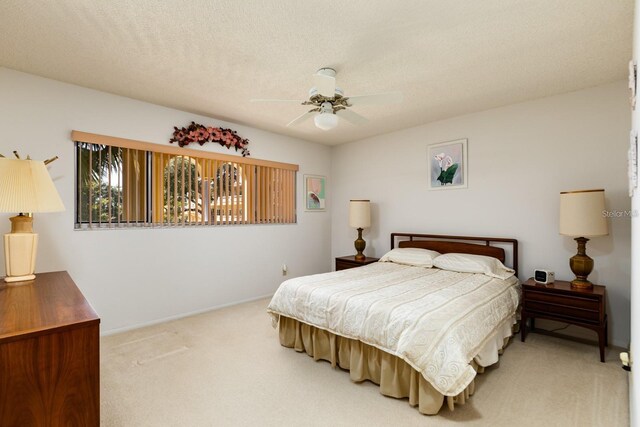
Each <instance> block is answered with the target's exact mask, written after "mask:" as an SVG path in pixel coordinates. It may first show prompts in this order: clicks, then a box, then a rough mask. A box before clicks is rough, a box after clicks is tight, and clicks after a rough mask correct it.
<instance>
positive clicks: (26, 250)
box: [4, 233, 38, 283]
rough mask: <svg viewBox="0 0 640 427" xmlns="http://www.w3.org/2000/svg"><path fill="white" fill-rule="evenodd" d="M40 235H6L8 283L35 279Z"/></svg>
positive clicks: (5, 259) (5, 255)
mask: <svg viewBox="0 0 640 427" xmlns="http://www.w3.org/2000/svg"><path fill="white" fill-rule="evenodd" d="M37 249H38V235H37V234H36V233H9V234H5V235H4V266H5V270H6V273H7V277H5V279H4V281H5V282H7V283H15V282H23V281H28V280H33V279H35V277H36V276H35V275H34V274H33V272H34V271H35V270H36V251H37Z"/></svg>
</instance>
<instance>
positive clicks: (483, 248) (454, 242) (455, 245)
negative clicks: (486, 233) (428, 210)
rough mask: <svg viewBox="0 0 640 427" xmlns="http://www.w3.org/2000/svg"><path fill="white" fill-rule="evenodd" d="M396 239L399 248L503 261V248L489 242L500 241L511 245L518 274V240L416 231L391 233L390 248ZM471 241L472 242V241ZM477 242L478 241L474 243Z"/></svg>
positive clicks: (514, 265)
mask: <svg viewBox="0 0 640 427" xmlns="http://www.w3.org/2000/svg"><path fill="white" fill-rule="evenodd" d="M396 240H397V241H398V247H399V248H423V249H430V250H432V251H438V252H440V253H441V254H446V253H451V252H455V253H464V254H473V255H485V256H490V257H494V258H498V259H499V260H500V261H501V262H502V263H504V262H505V251H504V248H501V247H498V246H491V243H502V244H503V245H511V247H512V253H511V255H512V258H513V259H512V263H511V264H512V265H511V268H513V269H514V270H515V271H516V276H517V275H518V241H517V240H516V239H505V238H502V237H470V236H446V235H439V234H416V233H391V249H393V248H394V247H395V244H396ZM472 242H473V243H472ZM475 242H478V243H475Z"/></svg>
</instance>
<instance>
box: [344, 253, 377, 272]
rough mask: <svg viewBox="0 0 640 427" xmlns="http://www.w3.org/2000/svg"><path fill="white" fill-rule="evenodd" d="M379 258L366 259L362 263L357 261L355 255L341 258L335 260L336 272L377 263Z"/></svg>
mask: <svg viewBox="0 0 640 427" xmlns="http://www.w3.org/2000/svg"><path fill="white" fill-rule="evenodd" d="M379 259H380V258H371V257H366V258H365V259H364V261H357V260H356V256H355V255H350V256H341V257H337V258H336V271H339V270H346V269H348V268H354V267H362V266H363V265H367V264H371V263H373V262H378V260H379Z"/></svg>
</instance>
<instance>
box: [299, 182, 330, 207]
mask: <svg viewBox="0 0 640 427" xmlns="http://www.w3.org/2000/svg"><path fill="white" fill-rule="evenodd" d="M326 181H327V178H326V177H324V176H320V175H305V176H304V210H306V211H323V210H325V207H326V194H325V186H326Z"/></svg>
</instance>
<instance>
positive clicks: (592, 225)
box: [560, 190, 609, 237]
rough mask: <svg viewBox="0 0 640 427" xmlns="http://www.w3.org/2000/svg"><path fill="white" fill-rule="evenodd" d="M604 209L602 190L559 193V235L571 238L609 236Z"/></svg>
mask: <svg viewBox="0 0 640 427" xmlns="http://www.w3.org/2000/svg"><path fill="white" fill-rule="evenodd" d="M604 209H605V206H604V190H580V191H564V192H561V193H560V234H562V235H565V236H572V237H595V236H605V235H607V234H609V230H608V227H607V219H606V217H605V216H604V215H603V211H604Z"/></svg>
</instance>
